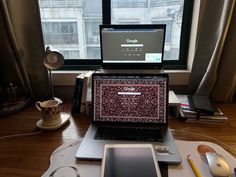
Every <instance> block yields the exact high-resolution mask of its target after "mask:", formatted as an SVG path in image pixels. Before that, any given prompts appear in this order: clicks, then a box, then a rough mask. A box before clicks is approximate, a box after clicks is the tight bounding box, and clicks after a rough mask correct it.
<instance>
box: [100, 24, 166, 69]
mask: <svg viewBox="0 0 236 177" xmlns="http://www.w3.org/2000/svg"><path fill="white" fill-rule="evenodd" d="M165 31H166V25H164V24H163V25H161V24H142V25H141V24H136V25H134V24H132V25H121V24H119V25H117V24H116V25H100V46H101V61H102V68H103V69H104V70H107V69H113V70H114V69H128V70H130V69H135V70H136V71H137V69H148V70H149V72H150V70H151V69H152V70H157V69H161V68H162V63H163V56H164V44H165ZM111 46H112V47H111Z"/></svg>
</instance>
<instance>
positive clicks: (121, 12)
mask: <svg viewBox="0 0 236 177" xmlns="http://www.w3.org/2000/svg"><path fill="white" fill-rule="evenodd" d="M39 5H40V13H41V20H42V30H43V36H44V43H45V46H48V45H49V46H52V47H54V48H57V49H58V50H60V51H61V52H62V53H63V55H64V57H65V58H66V60H65V66H68V67H70V66H76V65H80V68H81V66H89V67H91V66H96V67H99V64H100V58H101V56H100V38H99V25H100V24H166V41H165V42H166V43H165V54H164V64H165V67H167V68H184V67H186V59H187V51H188V41H189V34H190V25H191V14H192V6H193V0H192V1H189V0H39Z"/></svg>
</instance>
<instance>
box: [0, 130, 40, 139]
mask: <svg viewBox="0 0 236 177" xmlns="http://www.w3.org/2000/svg"><path fill="white" fill-rule="evenodd" d="M40 133H42V131H38V132H34V133H19V134H14V135H6V136H2V137H0V140H4V139H7V138H14V137H21V136H33V135H37V134H40Z"/></svg>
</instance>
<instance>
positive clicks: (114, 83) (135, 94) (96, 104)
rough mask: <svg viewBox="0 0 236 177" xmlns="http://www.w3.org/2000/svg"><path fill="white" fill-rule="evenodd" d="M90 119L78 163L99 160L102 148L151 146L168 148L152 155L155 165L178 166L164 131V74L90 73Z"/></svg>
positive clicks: (174, 149) (170, 138)
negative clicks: (124, 145) (157, 163)
mask: <svg viewBox="0 0 236 177" xmlns="http://www.w3.org/2000/svg"><path fill="white" fill-rule="evenodd" d="M91 119H92V120H91V124H90V126H89V128H88V130H87V132H86V134H85V137H84V139H83V140H82V142H81V145H80V147H79V148H78V150H77V153H76V158H78V159H87V160H101V159H102V155H103V149H104V145H105V144H112V143H115V144H117V143H124V144H127V143H130V144H135V143H142V144H143V143H148V144H150V143H151V144H153V145H154V146H155V147H156V148H157V149H159V150H160V149H161V148H162V147H167V148H168V150H167V151H165V152H162V151H159V150H158V151H156V155H157V159H158V161H160V162H166V163H169V164H179V163H180V162H181V157H180V155H179V152H178V149H177V147H176V144H175V142H174V139H173V136H172V134H171V132H170V129H169V128H168V75H167V74H118V73H94V74H93V75H92V116H91ZM164 149H165V148H164ZM162 150H163V149H162Z"/></svg>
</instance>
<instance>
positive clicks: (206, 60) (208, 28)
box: [188, 0, 236, 102]
mask: <svg viewBox="0 0 236 177" xmlns="http://www.w3.org/2000/svg"><path fill="white" fill-rule="evenodd" d="M235 29H236V9H235V0H224V1H222V0H215V1H210V0H201V5H200V16H199V25H198V36H197V41H196V49H195V55H194V61H193V67H192V73H191V75H190V80H189V87H188V89H189V93H191V94H193V93H197V94H207V95H210V96H211V97H212V99H213V100H215V101H222V102H230V101H233V100H234V97H235V91H236V48H235V46H236V30H235Z"/></svg>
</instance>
